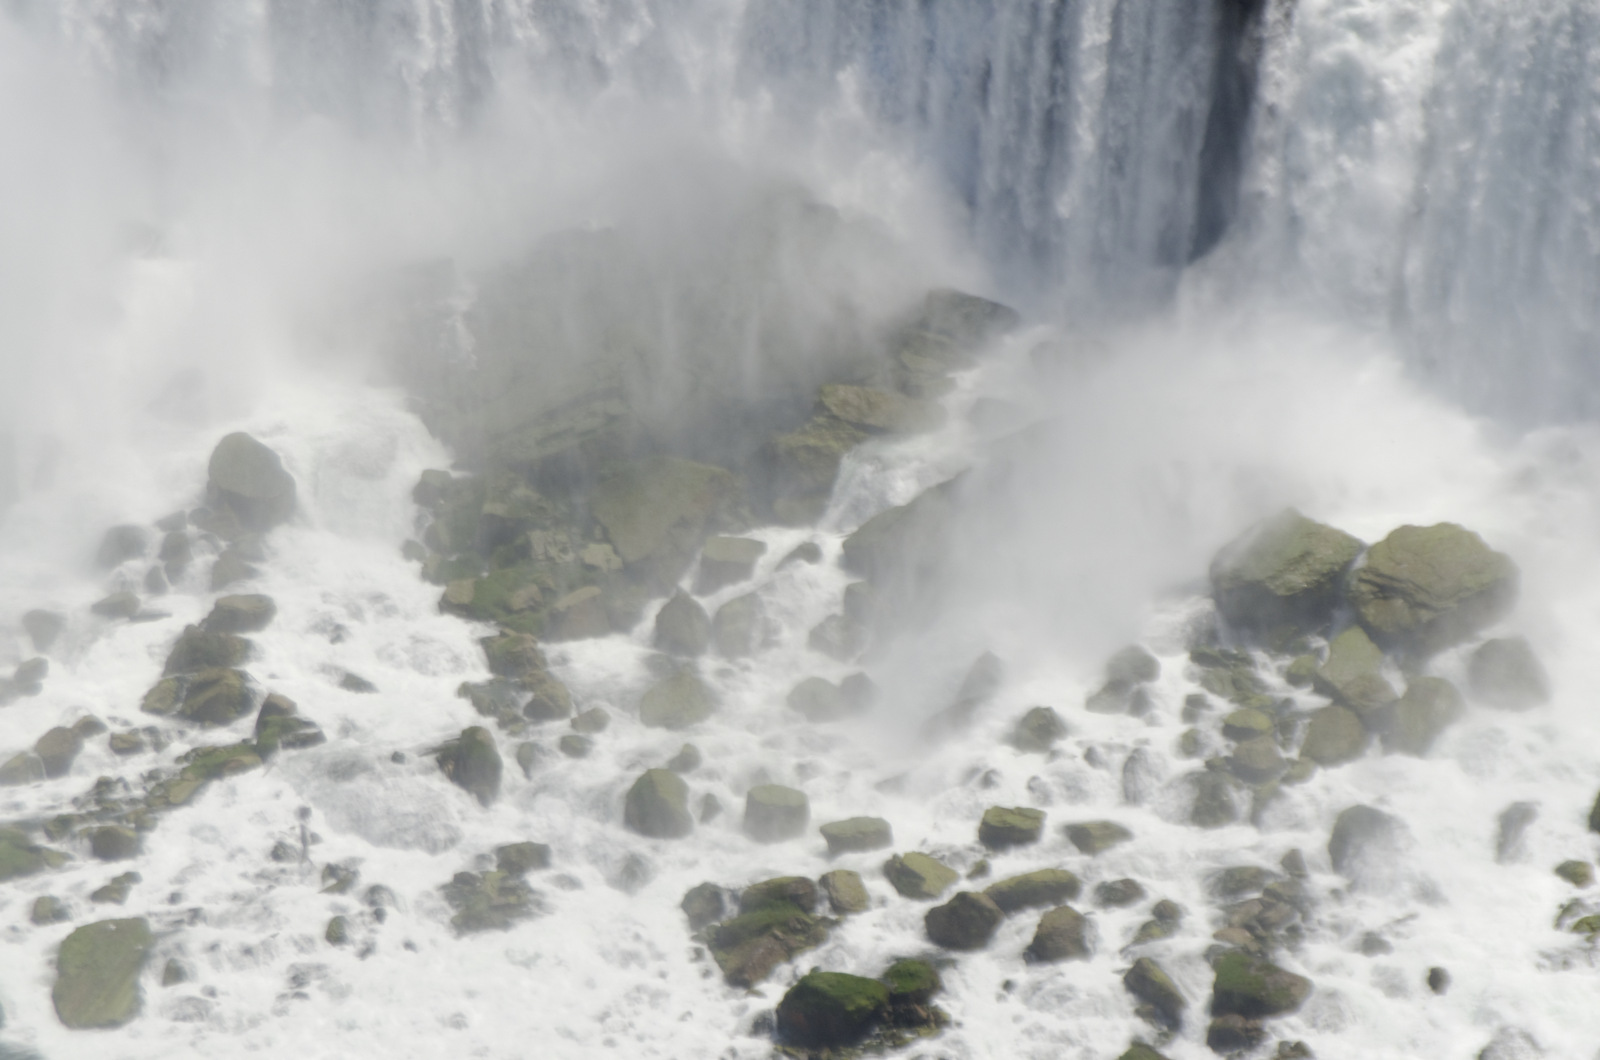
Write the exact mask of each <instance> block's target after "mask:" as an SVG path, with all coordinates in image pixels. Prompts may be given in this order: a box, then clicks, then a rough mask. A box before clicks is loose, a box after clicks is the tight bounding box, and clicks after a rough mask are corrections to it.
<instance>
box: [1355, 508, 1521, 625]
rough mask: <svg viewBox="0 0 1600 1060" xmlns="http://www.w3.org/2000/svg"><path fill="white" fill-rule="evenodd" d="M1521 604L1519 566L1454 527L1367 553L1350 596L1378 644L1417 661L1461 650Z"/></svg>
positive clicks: (1410, 530) (1420, 529)
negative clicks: (1460, 646)
mask: <svg viewBox="0 0 1600 1060" xmlns="http://www.w3.org/2000/svg"><path fill="white" fill-rule="evenodd" d="M1516 596H1517V568H1516V565H1515V564H1513V563H1512V562H1511V560H1510V559H1509V558H1508V557H1506V556H1504V555H1502V554H1501V553H1499V552H1494V551H1492V550H1490V548H1489V546H1487V545H1485V544H1484V543H1483V539H1482V538H1480V537H1479V536H1478V535H1477V534H1474V533H1473V532H1471V531H1470V530H1466V529H1464V528H1462V527H1460V526H1456V525H1455V524H1453V523H1439V524H1437V525H1435V526H1402V527H1400V528H1399V529H1397V530H1395V531H1393V532H1392V533H1390V534H1389V536H1388V537H1386V538H1384V539H1383V540H1382V541H1380V542H1378V543H1377V544H1376V545H1373V546H1372V548H1371V549H1370V550H1368V552H1367V561H1366V563H1365V564H1364V565H1363V566H1362V567H1361V569H1360V570H1358V571H1356V573H1355V575H1354V577H1353V578H1352V579H1351V584H1350V590H1349V599H1350V602H1351V603H1352V604H1354V605H1355V608H1356V614H1357V616H1358V617H1359V618H1360V620H1361V625H1362V626H1363V627H1364V628H1365V629H1366V630H1367V632H1368V633H1370V634H1371V635H1372V639H1373V640H1375V641H1377V642H1378V643H1379V644H1380V645H1383V646H1385V647H1388V648H1396V649H1400V650H1403V651H1406V652H1409V653H1411V654H1414V655H1429V654H1432V653H1433V652H1437V651H1440V650H1442V649H1444V648H1448V647H1451V646H1452V645H1455V644H1459V643H1461V642H1462V641H1463V640H1466V639H1467V638H1468V637H1471V636H1472V635H1473V634H1474V633H1476V632H1478V630H1480V629H1483V628H1484V627H1485V626H1487V625H1489V624H1490V623H1492V622H1495V621H1496V620H1498V619H1499V618H1501V617H1502V616H1503V615H1505V614H1506V613H1507V612H1509V611H1510V610H1511V607H1512V605H1513V604H1514V603H1515V601H1516Z"/></svg>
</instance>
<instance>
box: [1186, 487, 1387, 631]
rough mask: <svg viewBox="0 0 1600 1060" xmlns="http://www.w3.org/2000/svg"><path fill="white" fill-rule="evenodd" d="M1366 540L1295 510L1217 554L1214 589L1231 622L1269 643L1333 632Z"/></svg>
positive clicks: (1256, 528) (1265, 523) (1266, 522)
mask: <svg viewBox="0 0 1600 1060" xmlns="http://www.w3.org/2000/svg"><path fill="white" fill-rule="evenodd" d="M1360 553H1361V542H1360V541H1358V540H1357V539H1356V538H1354V537H1351V536H1350V535H1349V534H1347V533H1345V532H1344V531H1342V530H1336V529H1334V528H1333V527H1331V526H1324V525H1323V524H1321V523H1318V522H1314V521H1313V520H1311V519H1307V518H1306V517H1305V516H1303V515H1301V514H1300V513H1299V512H1297V511H1295V510H1294V509H1292V508H1290V509H1287V510H1285V511H1284V512H1282V513H1280V514H1278V515H1276V516H1273V517H1272V518H1270V519H1267V520H1264V521H1263V522H1261V523H1258V524H1257V525H1256V526H1254V527H1252V528H1250V529H1249V530H1247V531H1246V532H1245V533H1244V534H1243V535H1241V536H1240V537H1239V538H1237V539H1235V540H1234V541H1232V542H1230V543H1229V544H1228V545H1226V546H1224V547H1223V549H1222V550H1221V551H1220V552H1218V553H1217V556H1216V558H1215V559H1214V560H1212V562H1211V589H1212V594H1213V596H1214V597H1215V599H1216V602H1217V611H1218V612H1219V613H1220V614H1221V615H1222V617H1223V618H1224V619H1225V620H1227V622H1228V623H1229V624H1231V625H1233V626H1235V627H1237V628H1239V629H1241V630H1244V631H1245V632H1248V633H1251V634H1254V635H1257V636H1263V637H1265V638H1267V639H1268V640H1270V641H1272V642H1275V643H1276V642H1287V641H1288V640H1290V639H1292V638H1293V637H1295V636H1298V635H1300V634H1305V633H1317V632H1320V631H1322V630H1324V629H1326V628H1327V627H1328V625H1329V624H1330V623H1331V622H1332V620H1333V612H1334V610H1335V609H1336V608H1337V607H1338V604H1339V590H1340V587H1341V584H1342V582H1343V579H1344V575H1345V572H1346V571H1348V570H1349V569H1350V566H1351V564H1352V563H1354V562H1355V559H1356V557H1357V556H1358V555H1360Z"/></svg>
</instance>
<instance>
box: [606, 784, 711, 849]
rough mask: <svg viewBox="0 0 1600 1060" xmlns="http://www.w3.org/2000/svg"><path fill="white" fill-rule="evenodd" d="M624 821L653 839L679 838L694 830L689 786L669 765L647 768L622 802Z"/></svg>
mask: <svg viewBox="0 0 1600 1060" xmlns="http://www.w3.org/2000/svg"><path fill="white" fill-rule="evenodd" d="M622 819H623V823H624V824H625V825H627V827H628V828H630V829H631V830H633V831H635V832H638V833H639V834H640V835H644V836H649V837H651V838H652V839H681V838H683V837H684V836H686V835H688V834H689V833H690V832H692V831H694V819H693V818H692V817H690V816H689V786H688V785H687V784H685V783H684V782H683V778H681V777H679V776H678V775H677V774H676V773H674V772H672V771H671V770H670V769H649V770H646V771H645V772H644V773H643V775H641V776H640V777H639V779H638V780H636V781H634V782H633V787H631V788H629V789H628V795H627V798H626V799H625V800H624V802H623V814H622Z"/></svg>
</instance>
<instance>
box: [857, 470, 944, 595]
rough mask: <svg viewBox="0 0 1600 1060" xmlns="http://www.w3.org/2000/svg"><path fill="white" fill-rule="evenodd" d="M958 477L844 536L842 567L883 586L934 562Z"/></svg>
mask: <svg viewBox="0 0 1600 1060" xmlns="http://www.w3.org/2000/svg"><path fill="white" fill-rule="evenodd" d="M957 481H959V480H952V481H950V482H947V483H944V484H943V485H939V486H935V487H933V488H931V489H928V490H925V491H924V492H923V493H921V494H919V495H918V496H917V497H916V498H915V499H914V500H912V501H911V502H910V503H909V504H904V505H901V506H900V507H898V508H890V509H888V510H887V511H883V512H879V513H878V514H877V515H875V516H873V517H872V518H871V519H868V520H867V521H866V522H864V523H862V524H861V526H860V527H859V528H857V529H856V531H855V532H854V533H852V534H851V535H850V536H849V537H847V538H845V539H844V543H843V545H842V546H841V549H842V551H841V554H840V559H839V563H840V566H842V567H844V569H845V570H847V571H849V572H850V573H851V574H854V575H857V576H858V577H862V578H865V579H867V580H868V581H870V582H872V583H873V584H875V585H878V586H880V587H881V586H887V585H890V584H892V583H893V582H894V581H895V580H896V579H897V577H898V576H899V575H901V574H902V573H903V572H905V571H914V570H916V569H917V568H919V567H924V566H926V565H927V564H928V563H930V562H932V561H933V557H935V556H936V555H938V553H939V552H940V550H941V548H942V542H943V540H944V538H945V535H946V533H947V532H948V529H949V522H950V518H951V514H952V510H953V505H954V500H955V485H956V482H957Z"/></svg>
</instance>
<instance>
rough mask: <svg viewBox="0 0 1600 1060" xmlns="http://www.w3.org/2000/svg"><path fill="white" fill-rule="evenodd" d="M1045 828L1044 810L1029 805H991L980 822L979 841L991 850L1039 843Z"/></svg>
mask: <svg viewBox="0 0 1600 1060" xmlns="http://www.w3.org/2000/svg"><path fill="white" fill-rule="evenodd" d="M1043 830H1044V811H1043V810H1035V809H1033V808H1031V807H1027V806H991V807H989V808H988V809H987V810H985V811H983V820H982V821H980V822H979V824H978V842H980V843H982V844H983V845H984V846H986V847H988V848H989V849H991V850H1006V849H1008V848H1010V847H1017V846H1026V845H1027V844H1029V843H1037V842H1038V841H1039V835H1040V833H1041V832H1043Z"/></svg>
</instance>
